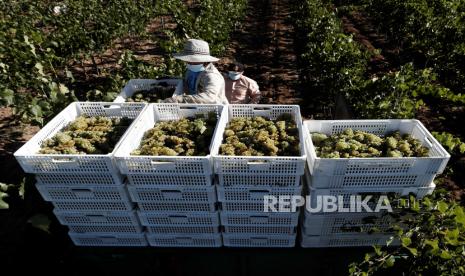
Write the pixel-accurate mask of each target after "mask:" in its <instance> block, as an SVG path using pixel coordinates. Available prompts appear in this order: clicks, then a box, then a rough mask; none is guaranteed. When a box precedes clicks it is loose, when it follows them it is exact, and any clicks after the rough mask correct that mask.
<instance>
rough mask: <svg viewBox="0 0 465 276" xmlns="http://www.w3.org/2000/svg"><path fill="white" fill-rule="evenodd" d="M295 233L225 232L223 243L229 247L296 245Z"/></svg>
mask: <svg viewBox="0 0 465 276" xmlns="http://www.w3.org/2000/svg"><path fill="white" fill-rule="evenodd" d="M295 239H296V234H293V235H255V234H252V235H250V234H225V233H223V243H224V246H227V247H294V246H295Z"/></svg>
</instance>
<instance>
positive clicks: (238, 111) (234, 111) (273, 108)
mask: <svg viewBox="0 0 465 276" xmlns="http://www.w3.org/2000/svg"><path fill="white" fill-rule="evenodd" d="M281 114H291V115H292V116H293V117H294V120H295V122H296V124H297V128H298V132H299V140H300V141H301V143H300V154H299V156H260V157H256V156H226V155H220V154H219V148H220V146H221V143H222V141H223V134H224V130H225V128H226V125H227V123H228V122H229V121H230V120H231V119H232V118H235V117H257V116H262V117H266V118H270V119H276V118H277V117H278V116H279V115H281ZM303 135H304V134H303V131H302V118H301V115H300V108H299V106H297V105H253V104H247V105H236V104H232V105H231V104H230V105H228V117H227V120H226V121H221V124H220V125H219V126H218V131H217V133H216V136H215V141H214V146H213V148H212V155H213V164H214V170H215V173H217V174H231V175H257V174H261V175H303V173H304V168H305V160H306V156H305V150H304V146H303V142H302V141H304V136H303Z"/></svg>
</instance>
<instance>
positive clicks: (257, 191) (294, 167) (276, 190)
mask: <svg viewBox="0 0 465 276" xmlns="http://www.w3.org/2000/svg"><path fill="white" fill-rule="evenodd" d="M284 113H287V114H291V115H292V117H293V118H294V120H295V121H296V124H297V125H298V129H299V139H300V141H303V131H302V123H301V122H302V119H301V116H300V110H299V107H298V106H289V105H229V106H228V113H227V114H226V115H227V120H224V121H222V125H220V126H219V131H218V133H217V137H216V138H215V139H216V141H215V146H214V149H213V152H214V153H215V155H214V157H213V163H214V168H215V173H216V174H217V181H218V188H217V190H218V201H219V202H220V204H221V212H220V218H221V224H222V226H223V230H224V232H223V242H224V245H225V246H229V247H293V246H294V245H295V239H296V228H297V223H298V216H299V210H298V209H297V210H295V211H294V212H292V210H290V211H288V212H282V213H280V212H265V201H264V200H265V196H274V197H276V198H279V197H287V200H290V198H291V197H292V196H294V195H299V196H300V195H301V193H302V185H301V177H302V175H303V173H304V167H305V154H304V148H303V143H301V152H300V156H286V157H281V156H279V157H277V156H261V157H252V156H224V155H218V150H219V146H220V145H221V141H222V140H223V133H224V130H225V127H226V124H227V123H228V122H229V121H230V120H231V119H232V118H235V117H256V116H262V117H266V118H270V119H276V118H277V117H278V116H279V115H281V114H284ZM217 142H218V143H217ZM274 207H277V206H274ZM268 211H271V209H270V210H268Z"/></svg>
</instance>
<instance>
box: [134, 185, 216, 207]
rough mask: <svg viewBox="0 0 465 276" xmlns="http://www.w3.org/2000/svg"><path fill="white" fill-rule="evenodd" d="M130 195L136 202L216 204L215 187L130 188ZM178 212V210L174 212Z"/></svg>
mask: <svg viewBox="0 0 465 276" xmlns="http://www.w3.org/2000/svg"><path fill="white" fill-rule="evenodd" d="M128 190H129V194H130V196H131V199H132V201H134V202H166V203H215V202H216V193H215V186H210V187H186V186H157V187H150V188H148V187H140V186H135V187H133V186H128ZM173 211H176V210H173Z"/></svg>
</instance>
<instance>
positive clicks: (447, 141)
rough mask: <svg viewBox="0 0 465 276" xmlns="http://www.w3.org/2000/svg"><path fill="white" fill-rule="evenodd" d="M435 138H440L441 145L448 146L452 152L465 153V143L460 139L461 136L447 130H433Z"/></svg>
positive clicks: (447, 148) (455, 153) (456, 153)
mask: <svg viewBox="0 0 465 276" xmlns="http://www.w3.org/2000/svg"><path fill="white" fill-rule="evenodd" d="M431 134H433V136H434V138H436V139H437V140H438V142H439V143H441V145H442V146H443V147H444V148H446V150H447V151H448V152H449V153H450V154H454V155H463V154H465V143H464V142H462V141H461V140H460V138H459V137H456V136H454V135H452V134H450V133H447V132H441V133H439V132H436V131H433V132H431Z"/></svg>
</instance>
